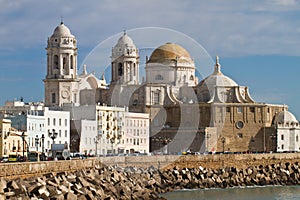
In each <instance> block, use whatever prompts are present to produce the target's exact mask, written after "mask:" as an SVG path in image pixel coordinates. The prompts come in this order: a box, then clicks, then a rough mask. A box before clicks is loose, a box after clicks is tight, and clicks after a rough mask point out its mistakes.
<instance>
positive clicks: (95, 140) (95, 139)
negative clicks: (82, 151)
mask: <svg viewBox="0 0 300 200" xmlns="http://www.w3.org/2000/svg"><path fill="white" fill-rule="evenodd" d="M94 142H95V147H96V148H95V156H96V157H97V156H98V155H97V146H98V143H99V141H98V136H96V138H94Z"/></svg>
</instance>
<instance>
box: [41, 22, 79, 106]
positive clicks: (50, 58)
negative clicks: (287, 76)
mask: <svg viewBox="0 0 300 200" xmlns="http://www.w3.org/2000/svg"><path fill="white" fill-rule="evenodd" d="M46 50H47V74H46V78H45V79H44V80H43V81H44V86H45V106H49V107H59V106H62V104H64V103H76V102H78V94H77V93H78V91H77V88H78V79H77V41H76V38H75V36H74V35H72V34H71V31H70V29H69V28H68V27H67V26H65V25H64V23H63V22H61V23H60V25H59V26H57V27H56V28H55V29H54V32H53V34H52V35H51V37H50V38H48V42H47V48H46Z"/></svg>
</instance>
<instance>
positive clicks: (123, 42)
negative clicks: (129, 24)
mask: <svg viewBox="0 0 300 200" xmlns="http://www.w3.org/2000/svg"><path fill="white" fill-rule="evenodd" d="M116 46H118V47H126V46H130V47H135V44H134V43H133V41H132V39H131V38H130V37H129V36H128V35H127V34H126V33H124V34H123V36H122V37H120V38H119V40H118V43H117V44H116ZM116 46H115V47H116Z"/></svg>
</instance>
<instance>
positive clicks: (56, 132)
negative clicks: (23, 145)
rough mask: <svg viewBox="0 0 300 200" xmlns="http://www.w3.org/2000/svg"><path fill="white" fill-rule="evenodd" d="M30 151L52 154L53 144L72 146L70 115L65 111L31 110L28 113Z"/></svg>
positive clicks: (46, 108)
mask: <svg viewBox="0 0 300 200" xmlns="http://www.w3.org/2000/svg"><path fill="white" fill-rule="evenodd" d="M27 133H28V145H29V148H30V150H32V151H36V150H37V151H39V152H45V153H47V154H49V153H51V152H50V150H51V144H53V143H56V144H66V146H67V147H68V148H69V145H70V113H69V112H65V111H55V110H49V108H48V107H45V108H44V110H42V111H41V110H30V111H28V113H27ZM54 136H55V137H54Z"/></svg>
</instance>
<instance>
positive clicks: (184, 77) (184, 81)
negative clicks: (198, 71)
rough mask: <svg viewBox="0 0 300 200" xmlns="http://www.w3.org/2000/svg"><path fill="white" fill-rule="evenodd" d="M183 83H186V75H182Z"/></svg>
mask: <svg viewBox="0 0 300 200" xmlns="http://www.w3.org/2000/svg"><path fill="white" fill-rule="evenodd" d="M183 83H186V75H183Z"/></svg>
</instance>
